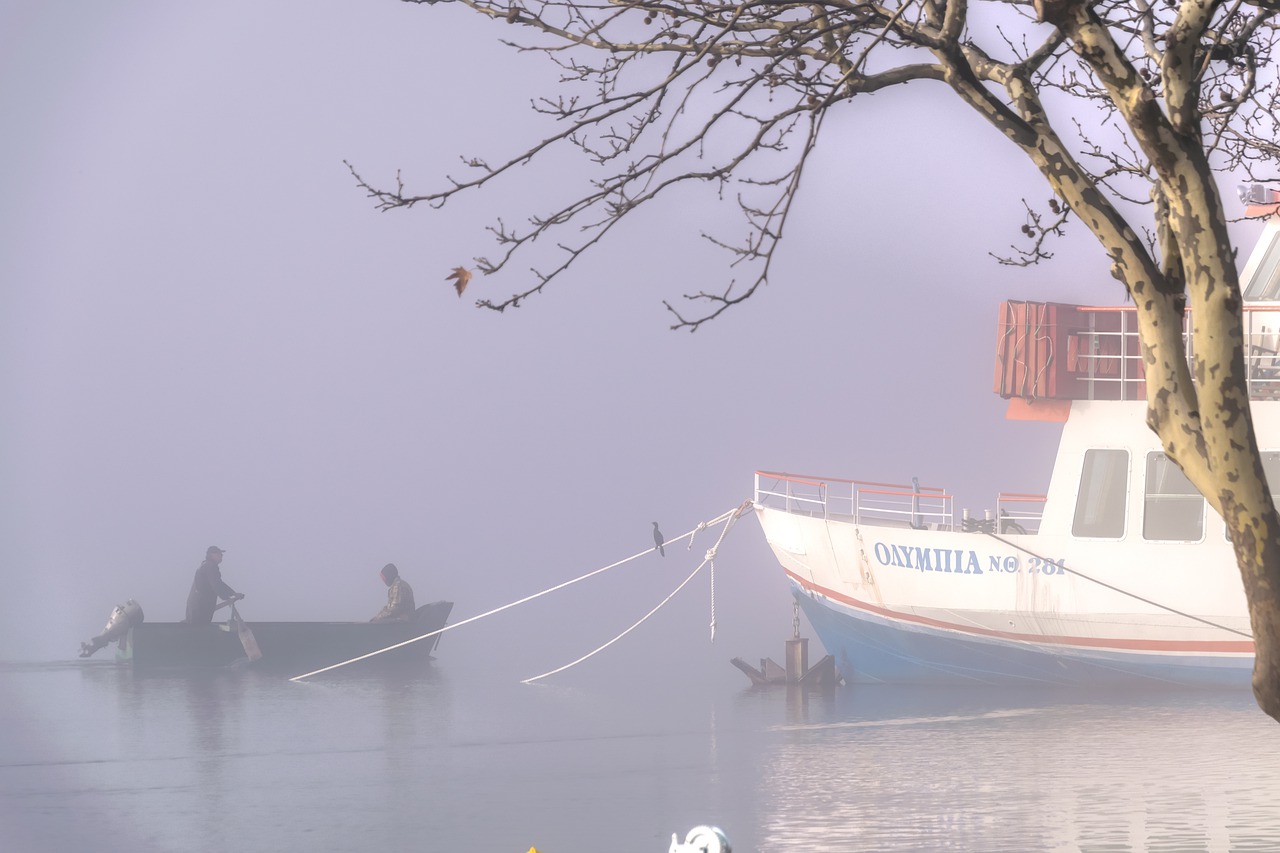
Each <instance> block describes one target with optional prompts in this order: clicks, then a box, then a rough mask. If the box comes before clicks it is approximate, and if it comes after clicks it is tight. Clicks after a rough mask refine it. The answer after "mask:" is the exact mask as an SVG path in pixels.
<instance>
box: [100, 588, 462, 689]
mask: <svg viewBox="0 0 1280 853" xmlns="http://www.w3.org/2000/svg"><path fill="white" fill-rule="evenodd" d="M452 610H453V602H450V601H435V602H432V603H430V604H424V605H422V606H421V607H419V608H418V609H417V611H416V613H415V617H414V619H413V620H412V621H405V622H243V621H241V620H240V619H239V617H238V615H237V614H235V613H234V610H233V611H232V617H231V618H230V619H228V620H226V621H223V622H213V623H211V624H208V625H191V624H188V623H186V622H147V621H143V620H141V619H139V620H138V621H136V622H134V623H133V624H131V625H129V627H128V629H127V631H124V632H121V633H120V635H119V636H118V638H117V637H113V638H112V639H118V640H119V643H118V645H117V650H116V660H117V661H120V662H124V663H130V664H132V665H133V666H134V667H135V668H147V669H157V668H171V669H185V668H208V667H228V666H245V667H249V668H252V669H254V670H255V671H265V672H273V673H276V672H278V673H282V674H288V675H298V674H300V673H304V672H308V671H310V670H314V669H320V668H322V667H326V666H330V665H332V664H336V663H341V662H342V661H346V660H350V659H352V658H356V657H360V656H361V655H367V654H370V653H372V652H376V651H378V650H380V649H385V648H388V647H390V646H395V645H397V644H398V643H403V642H405V641H407V640H412V639H414V638H415V637H421V636H423V635H425V634H432V636H428V637H426V638H425V639H422V640H418V641H417V642H413V643H409V644H408V645H405V646H401V647H400V648H397V649H393V650H392V651H389V652H385V653H383V654H380V655H377V656H375V657H371V658H369V659H368V660H365V661H361V662H360V663H359V664H357V666H360V667H365V666H385V665H394V666H410V667H413V666H421V665H425V664H426V663H427V662H428V661H430V660H432V659H433V657H432V654H431V653H432V651H434V650H435V648H436V646H437V645H438V644H439V642H440V635H439V634H438V633H433V632H437V631H439V630H441V629H442V628H444V627H445V625H446V624H447V622H448V619H449V613H450V612H451V611H452ZM246 634H247V636H246ZM96 639H97V638H95V641H96ZM87 647H88V646H87ZM90 653H92V652H90ZM82 656H87V655H83V654H82Z"/></svg>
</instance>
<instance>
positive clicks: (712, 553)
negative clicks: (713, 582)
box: [706, 548, 716, 563]
mask: <svg viewBox="0 0 1280 853" xmlns="http://www.w3.org/2000/svg"><path fill="white" fill-rule="evenodd" d="M715 558H716V549H715V548H711V549H709V550H708V551H707V556H706V560H707V562H708V563H709V562H711V561H712V560H714V559H715Z"/></svg>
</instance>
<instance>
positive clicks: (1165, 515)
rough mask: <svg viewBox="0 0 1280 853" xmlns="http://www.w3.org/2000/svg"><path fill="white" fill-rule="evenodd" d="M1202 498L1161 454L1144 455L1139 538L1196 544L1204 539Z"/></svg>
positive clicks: (1203, 504)
mask: <svg viewBox="0 0 1280 853" xmlns="http://www.w3.org/2000/svg"><path fill="white" fill-rule="evenodd" d="M1204 507H1205V502H1204V498H1203V497H1201V496H1200V492H1198V491H1197V490H1196V487H1195V486H1193V485H1191V481H1190V480H1188V479H1187V475H1186V474H1184V473H1182V469H1181V468H1179V467H1178V466H1177V464H1175V463H1174V461H1173V460H1172V459H1170V458H1169V457H1168V456H1165V455H1164V454H1163V453H1148V454H1147V493H1146V507H1145V510H1144V512H1143V514H1142V538H1143V539H1162V540H1165V541H1175V542H1198V541H1200V539H1202V538H1203V537H1204Z"/></svg>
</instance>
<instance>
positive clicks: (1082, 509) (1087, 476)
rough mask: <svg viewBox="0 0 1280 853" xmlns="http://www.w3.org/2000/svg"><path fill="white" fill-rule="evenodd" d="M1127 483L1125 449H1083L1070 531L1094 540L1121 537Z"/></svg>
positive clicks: (1127, 456) (1127, 470) (1127, 459)
mask: <svg viewBox="0 0 1280 853" xmlns="http://www.w3.org/2000/svg"><path fill="white" fill-rule="evenodd" d="M1128 485H1129V451H1127V450H1086V451H1085V452H1084V468H1083V469H1082V470H1081V472H1080V492H1079V494H1078V495H1077V496H1076V518H1075V522H1074V523H1073V524H1072V525H1071V532H1072V533H1074V534H1075V535H1076V536H1082V537H1089V538H1095V539H1119V538H1120V537H1122V536H1124V514H1125V497H1126V495H1127V494H1128Z"/></svg>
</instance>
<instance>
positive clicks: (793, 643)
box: [787, 637, 809, 684]
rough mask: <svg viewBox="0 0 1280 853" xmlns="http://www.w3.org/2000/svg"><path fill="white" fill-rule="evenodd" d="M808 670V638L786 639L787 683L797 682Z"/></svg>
mask: <svg viewBox="0 0 1280 853" xmlns="http://www.w3.org/2000/svg"><path fill="white" fill-rule="evenodd" d="M808 671H809V638H808V637H792V638H791V639H789V640H787V683H788V684H797V683H799V681H800V679H802V678H804V674H805V673H806V672H808Z"/></svg>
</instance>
